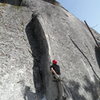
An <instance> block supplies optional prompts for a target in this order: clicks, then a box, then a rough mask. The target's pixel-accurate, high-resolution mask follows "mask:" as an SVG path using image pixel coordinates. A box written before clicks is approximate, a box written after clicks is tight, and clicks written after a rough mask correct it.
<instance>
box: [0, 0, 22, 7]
mask: <svg viewBox="0 0 100 100" xmlns="http://www.w3.org/2000/svg"><path fill="white" fill-rule="evenodd" d="M0 3H8V4H11V5H16V6H20V5H21V3H22V0H0Z"/></svg>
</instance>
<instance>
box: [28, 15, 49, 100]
mask: <svg viewBox="0 0 100 100" xmlns="http://www.w3.org/2000/svg"><path fill="white" fill-rule="evenodd" d="M32 17H33V18H32V20H31V21H30V22H29V24H28V25H27V27H26V34H27V37H28V40H29V43H30V46H31V50H32V56H33V58H34V65H33V78H34V79H33V80H34V84H35V88H36V92H37V95H38V96H39V97H40V98H42V97H43V95H44V94H45V86H46V84H45V82H46V81H45V79H46V77H47V74H46V72H47V66H48V45H47V41H46V37H45V35H44V31H43V29H42V26H41V24H40V23H39V20H38V18H37V16H32ZM45 74H46V75H45Z"/></svg>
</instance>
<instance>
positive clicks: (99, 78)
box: [69, 36, 100, 81]
mask: <svg viewBox="0 0 100 100" xmlns="http://www.w3.org/2000/svg"><path fill="white" fill-rule="evenodd" d="M69 38H70V40H71V41H72V43H73V44H74V45H75V47H76V48H77V49H78V50H79V51H80V52H81V54H82V55H83V56H84V57H85V59H86V60H87V61H88V63H89V65H90V66H91V68H92V71H93V72H94V74H95V76H96V77H97V78H98V80H99V81H100V77H99V76H98V75H97V73H96V72H95V70H94V69H93V66H92V64H91V63H90V61H89V59H88V58H87V56H86V55H85V54H84V53H83V52H82V50H81V49H80V48H79V47H78V45H77V44H76V43H75V42H74V41H73V39H72V38H71V37H70V36H69Z"/></svg>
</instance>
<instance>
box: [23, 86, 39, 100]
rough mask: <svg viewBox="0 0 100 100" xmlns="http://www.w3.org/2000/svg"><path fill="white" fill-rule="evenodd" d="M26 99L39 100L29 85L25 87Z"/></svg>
mask: <svg viewBox="0 0 100 100" xmlns="http://www.w3.org/2000/svg"><path fill="white" fill-rule="evenodd" d="M24 100H37V95H36V93H33V92H32V91H31V90H30V87H29V86H26V87H25V92H24Z"/></svg>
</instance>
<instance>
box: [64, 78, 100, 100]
mask: <svg viewBox="0 0 100 100" xmlns="http://www.w3.org/2000/svg"><path fill="white" fill-rule="evenodd" d="M94 79H95V82H92V81H90V79H89V78H88V77H87V76H85V78H84V81H85V82H86V85H85V86H84V90H85V91H86V92H89V93H90V94H91V96H92V100H99V99H100V82H99V81H98V80H97V78H96V77H94ZM65 87H66V90H67V91H68V92H67V93H68V94H66V95H67V98H72V100H87V99H86V97H85V96H84V95H81V94H80V93H79V89H80V84H79V83H78V82H75V81H69V85H68V86H67V85H66V86H65ZM69 94H70V95H69Z"/></svg>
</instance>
